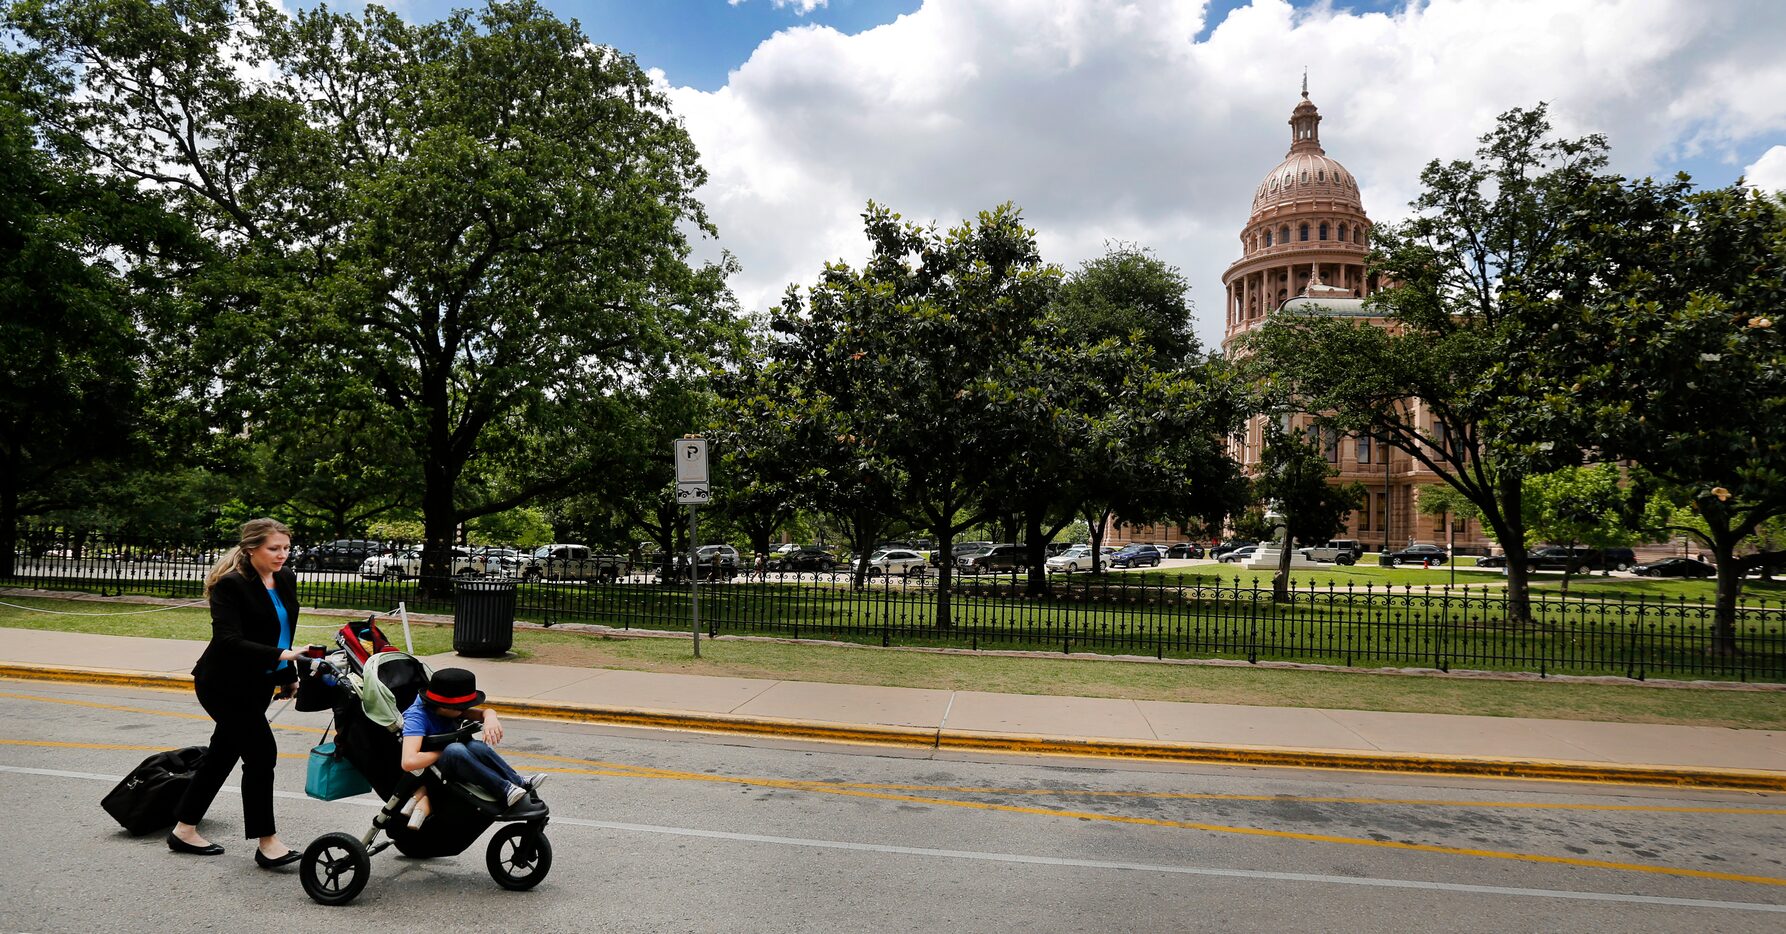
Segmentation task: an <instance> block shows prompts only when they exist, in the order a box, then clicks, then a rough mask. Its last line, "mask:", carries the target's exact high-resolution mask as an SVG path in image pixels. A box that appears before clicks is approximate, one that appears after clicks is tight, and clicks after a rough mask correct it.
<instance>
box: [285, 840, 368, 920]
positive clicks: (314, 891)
mask: <svg viewBox="0 0 1786 934" xmlns="http://www.w3.org/2000/svg"><path fill="white" fill-rule="evenodd" d="M298 876H299V878H301V879H302V880H303V882H304V893H305V894H306V895H309V896H310V897H311V898H312V899H314V900H315V901H316V902H318V903H320V904H324V905H345V904H347V903H348V902H351V901H353V900H354V897H355V896H357V895H359V894H360V890H361V889H363V888H365V887H366V880H367V879H369V878H371V876H372V858H371V857H370V856H367V855H366V847H365V845H364V844H362V843H360V838H358V837H354V836H350V835H348V834H344V833H330V834H324V835H322V836H320V837H317V838H316V839H315V840H312V841H310V845H309V846H307V847H305V848H304V860H303V862H301V863H299V864H298Z"/></svg>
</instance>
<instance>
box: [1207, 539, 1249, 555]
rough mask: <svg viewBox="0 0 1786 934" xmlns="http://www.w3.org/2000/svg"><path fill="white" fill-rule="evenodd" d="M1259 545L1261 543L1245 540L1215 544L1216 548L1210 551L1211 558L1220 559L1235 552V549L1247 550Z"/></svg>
mask: <svg viewBox="0 0 1786 934" xmlns="http://www.w3.org/2000/svg"><path fill="white" fill-rule="evenodd" d="M1257 544H1259V543H1258V542H1253V541H1247V540H1245V539H1234V540H1232V541H1226V542H1217V543H1216V544H1215V547H1213V548H1211V549H1209V556H1210V557H1211V558H1220V557H1222V556H1223V555H1226V554H1227V553H1229V552H1231V551H1234V550H1235V549H1238V548H1245V547H1247V546H1249V545H1257Z"/></svg>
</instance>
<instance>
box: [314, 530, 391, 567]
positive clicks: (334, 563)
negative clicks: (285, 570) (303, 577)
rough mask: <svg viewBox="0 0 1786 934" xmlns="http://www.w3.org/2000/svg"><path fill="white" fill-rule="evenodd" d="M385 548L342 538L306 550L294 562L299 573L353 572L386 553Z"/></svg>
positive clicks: (360, 540) (364, 541)
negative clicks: (369, 560) (368, 559)
mask: <svg viewBox="0 0 1786 934" xmlns="http://www.w3.org/2000/svg"><path fill="white" fill-rule="evenodd" d="M384 550H385V549H384V546H383V545H380V544H379V543H377V542H374V541H368V540H366V539H362V538H341V539H336V540H335V541H332V542H324V543H322V544H320V545H317V546H315V547H312V548H307V549H305V550H304V553H303V554H302V555H299V556H298V558H297V559H296V560H294V561H293V562H292V568H293V569H294V570H298V571H352V570H354V569H356V568H358V567H360V566H361V565H363V564H365V563H366V559H367V558H370V557H372V556H373V555H376V554H380V553H382V552H383V551H384Z"/></svg>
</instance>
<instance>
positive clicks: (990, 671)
mask: <svg viewBox="0 0 1786 934" xmlns="http://www.w3.org/2000/svg"><path fill="white" fill-rule="evenodd" d="M4 599H5V600H6V602H8V603H17V604H24V605H29V606H34V607H39V608H44V609H56V610H62V611H64V612H76V613H105V614H117V613H122V612H128V611H131V610H137V609H150V608H151V607H148V606H143V605H131V604H115V603H97V602H91V601H74V600H50V599H40V598H21V597H6V598H4ZM300 621H301V622H302V623H304V624H306V625H311V624H313V625H318V626H326V627H328V628H329V629H332V628H334V627H335V626H336V624H337V623H338V622H340V620H336V619H332V618H325V617H320V616H314V615H311V616H305V617H302V618H301V620H300ZM5 627H11V628H29V629H56V630H64V631H75V632H100V633H110V634H115V635H130V636H147V637H154V638H171V639H195V640H202V639H206V638H208V637H209V635H210V623H209V614H208V613H207V612H206V611H205V610H203V609H202V608H197V609H179V610H164V611H157V612H153V613H147V614H139V615H129V616H118V615H109V616H104V617H95V616H51V615H46V614H40V613H34V612H30V611H26V610H15V609H12V608H9V607H0V628H5ZM386 632H387V634H388V635H390V636H392V637H393V638H395V639H397V640H399V641H401V639H402V636H401V634H400V633H399V632H398V630H397V627H396V625H395V624H394V623H393V624H391V625H390V626H389V627H388V628H387V629H386ZM326 635H328V632H327V630H305V632H304V637H305V638H318V639H320V638H321V637H323V636H326ZM413 635H414V638H415V647H416V651H417V652H418V653H419V654H424V655H430V654H435V653H440V652H447V651H450V650H451V649H452V631H451V629H450V628H449V627H444V626H435V625H427V624H417V625H415V626H414V627H413ZM515 648H516V654H515V656H514V661H515V662H517V663H529V662H537V663H549V664H558V665H574V666H582V667H592V668H621V669H628V670H635V671H663V672H677V673H684V674H704V675H724V676H729V677H744V678H777V679H790V680H798V681H822V682H832V683H840V684H874V685H889V686H897V687H919V688H933V689H937V690H975V691H998V692H1006V693H1018V694H1057V695H1067V696H1079V697H1113V698H1130V699H1135V700H1165V701H1184V702H1199V703H1224V704H1243V705H1268V706H1285V707H1313V708H1330V709H1331V708H1344V709H1353V710H1390V711H1413V712H1424V713H1458V714H1478V715H1484V716H1507V717H1540V718H1554V719H1568V720H1600V721H1611V722H1627V723H1680V724H1691V725H1704V726H1729V727H1738V728H1749V729H1774V730H1777V729H1786V703H1782V697H1781V695H1780V694H1779V693H1778V692H1749V691H1716V690H1703V689H1667V690H1664V689H1657V688H1649V687H1643V686H1638V685H1632V686H1622V685H1603V684H1569V683H1558V682H1554V681H1553V682H1504V681H1480V680H1469V679H1451V678H1421V677H1394V676H1384V675H1371V674H1351V673H1345V672H1318V671H1288V670H1281V669H1269V668H1252V667H1218V666H1204V665H1159V664H1152V663H1147V662H1125V661H1106V660H1094V659H1083V658H1079V657H1053V658H1030V657H1008V656H992V655H968V654H936V653H928V652H885V651H876V650H870V649H850V648H839V647H833V646H825V645H814V644H792V645H790V644H785V643H773V642H754V641H741V640H730V639H721V640H717V641H711V642H706V643H704V644H703V647H702V657H701V658H699V659H696V658H694V657H692V654H691V652H690V649H689V645H688V643H687V641H685V640H681V639H660V638H611V637H603V636H599V635H589V634H584V633H575V632H566V631H563V630H557V631H551V630H546V631H541V630H531V629H523V630H519V631H517V632H516V634H515Z"/></svg>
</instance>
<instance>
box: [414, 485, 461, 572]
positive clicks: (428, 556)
mask: <svg viewBox="0 0 1786 934" xmlns="http://www.w3.org/2000/svg"><path fill="white" fill-rule="evenodd" d="M423 484H424V486H423V487H422V574H421V580H420V581H418V587H417V590H416V594H417V595H418V596H420V597H431V598H441V599H444V598H446V597H449V596H451V595H452V588H453V584H452V578H453V573H452V558H453V530H454V528H455V527H456V526H457V525H458V524H459V514H458V511H457V510H456V509H454V508H453V485H454V484H453V478H452V477H451V476H450V475H449V474H448V473H447V472H446V471H445V470H441V469H430V470H428V471H427V472H426V474H425V479H424V480H423Z"/></svg>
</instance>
